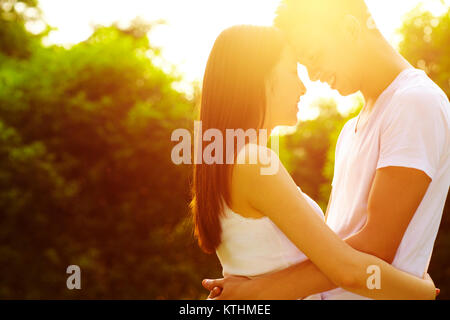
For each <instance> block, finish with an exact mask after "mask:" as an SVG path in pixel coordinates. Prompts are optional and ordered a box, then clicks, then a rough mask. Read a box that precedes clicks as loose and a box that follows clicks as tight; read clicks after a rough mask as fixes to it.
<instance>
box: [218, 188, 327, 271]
mask: <svg viewBox="0 0 450 320" xmlns="http://www.w3.org/2000/svg"><path fill="white" fill-rule="evenodd" d="M298 189H299V191H300V192H302V191H301V190H300V188H298ZM302 194H303V195H304V196H305V198H306V199H307V200H308V202H309V203H310V204H311V205H312V207H313V208H314V209H315V211H316V212H317V214H318V215H319V216H320V217H321V218H322V219H323V218H324V214H323V212H322V210H321V209H320V207H319V206H318V205H317V203H316V202H314V200H312V199H311V198H310V197H309V196H307V195H306V194H305V193H303V192H302ZM299 214H301V213H299ZM220 219H221V225H222V241H221V244H220V245H219V247H218V248H217V250H216V253H217V256H218V258H219V260H220V263H221V264H222V267H223V274H224V275H225V274H229V275H239V276H246V277H252V276H258V275H263V274H267V273H271V272H275V271H278V270H282V269H285V268H287V267H289V266H291V265H293V264H296V263H299V262H302V261H304V260H306V259H307V257H306V256H305V255H304V254H303V253H302V252H301V251H300V250H299V249H298V248H297V247H296V246H295V245H294V244H293V243H292V242H291V241H290V240H289V239H288V238H287V237H286V236H285V235H284V233H283V232H282V231H281V230H280V229H279V228H278V227H277V226H276V225H275V224H274V223H273V222H272V220H270V218H268V217H263V218H247V217H243V216H241V215H239V214H237V213H235V212H233V211H232V210H231V209H230V208H229V207H228V206H226V205H225V206H224V215H223V216H221V218H220ZM299 232H301V230H299Z"/></svg>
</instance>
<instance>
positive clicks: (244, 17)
mask: <svg viewBox="0 0 450 320" xmlns="http://www.w3.org/2000/svg"><path fill="white" fill-rule="evenodd" d="M366 2H367V4H368V5H369V7H370V9H371V10H372V13H373V16H374V18H375V22H376V23H377V25H378V27H379V28H380V29H381V31H382V32H383V34H384V35H385V36H386V37H387V38H388V39H389V41H391V43H392V44H393V45H394V46H395V47H396V48H398V50H399V51H400V52H401V53H402V54H403V55H404V56H405V57H406V58H407V59H408V60H409V61H410V62H411V63H412V64H413V65H414V66H416V67H418V68H421V69H423V70H425V71H426V72H427V73H428V75H429V76H430V77H431V78H432V79H433V80H434V81H435V82H436V83H437V84H438V85H439V86H440V87H441V88H442V89H443V90H444V91H445V92H446V94H447V96H449V94H450V1H443V0H428V1H418V0H397V1H390V0H367V1H366ZM277 5H278V1H276V0H245V1H241V0H228V1H219V0H192V1H182V0H151V1H144V0H127V1H123V0H117V1H111V0H89V1H87V0H78V1H75V0H64V1H62V0H40V1H38V0H0V299H10V298H18V299H50V298H53V299H68V298H73V299H80V298H81V299H94V298H98V299H106V298H109V299H203V298H205V297H206V292H205V291H204V290H203V289H202V287H201V284H200V281H201V279H202V278H204V277H216V276H221V269H220V265H219V263H218V260H217V258H216V257H215V256H213V255H206V254H204V253H202V252H201V251H200V250H199V249H198V247H197V245H196V242H195V241H194V239H193V237H192V225H191V223H190V215H189V210H188V206H187V205H188V203H189V200H190V190H189V185H190V181H191V169H192V168H191V167H190V166H183V165H182V166H176V165H174V164H173V163H172V161H171V158H170V154H171V149H172V147H173V146H174V143H172V142H171V141H170V136H171V133H172V131H173V130H174V129H176V128H190V129H192V127H193V120H194V119H195V117H196V108H197V107H198V104H199V94H200V88H201V77H202V74H203V71H204V67H205V65H206V60H207V57H208V54H209V50H210V49H211V47H212V45H213V42H214V40H215V38H216V36H217V35H218V34H219V33H220V31H221V30H223V29H224V28H226V27H228V26H231V25H234V24H240V23H250V24H261V25H270V24H271V22H272V19H273V17H274V11H275V9H276V7H277ZM299 74H300V77H301V78H302V80H303V81H304V82H305V84H306V86H307V88H308V94H307V96H305V97H304V98H302V101H301V102H300V104H299V119H300V120H301V121H300V122H299V124H298V126H297V127H296V128H278V130H277V134H279V135H280V156H281V158H282V161H283V162H284V163H285V165H286V167H287V168H288V170H289V171H290V173H291V174H292V175H293V177H294V180H295V181H296V182H297V183H298V184H299V185H300V186H301V187H302V189H303V190H304V191H305V192H306V193H308V194H309V195H310V196H311V197H312V198H314V199H315V200H316V201H317V202H318V203H319V204H320V205H321V206H322V208H323V209H324V210H325V208H326V205H327V202H328V197H329V194H330V184H331V179H332V175H333V161H334V148H335V144H336V140H337V137H338V134H339V132H340V130H341V128H342V126H343V125H344V123H345V122H346V121H347V120H349V119H350V118H352V117H354V116H356V115H357V114H358V112H359V110H360V109H361V107H362V105H363V103H364V101H363V98H362V96H361V95H360V94H355V95H352V96H349V97H342V96H340V95H339V94H338V93H337V92H336V91H333V90H331V89H330V88H329V87H328V85H326V84H323V83H320V82H310V81H309V80H308V78H307V72H306V70H305V68H304V67H302V66H300V65H299ZM449 221H450V217H449V201H448V200H447V204H446V209H445V211H444V216H443V220H442V223H441V227H440V231H439V234H438V238H437V240H436V244H435V249H434V254H433V257H432V260H431V264H430V268H429V273H430V275H431V276H432V278H433V280H434V281H435V283H436V286H438V287H440V288H441V295H440V298H441V299H450V224H449ZM72 264H75V265H79V266H80V268H81V270H82V272H81V286H82V289H81V290H68V289H67V287H66V279H67V277H68V275H67V274H66V268H67V266H69V265H72Z"/></svg>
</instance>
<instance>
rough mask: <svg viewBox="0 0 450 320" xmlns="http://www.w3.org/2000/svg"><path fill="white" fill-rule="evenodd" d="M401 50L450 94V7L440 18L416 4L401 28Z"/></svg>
mask: <svg viewBox="0 0 450 320" xmlns="http://www.w3.org/2000/svg"><path fill="white" fill-rule="evenodd" d="M400 31H401V34H402V36H403V41H402V42H401V43H400V52H401V53H402V54H403V55H404V56H405V57H406V58H407V59H408V60H409V61H410V62H411V63H412V64H413V65H414V66H416V67H418V68H421V69H423V70H425V71H426V72H427V74H428V75H429V76H430V77H431V78H432V79H433V80H434V81H435V82H436V83H437V84H438V85H439V86H440V87H441V88H442V90H444V92H445V93H446V94H447V96H450V8H449V9H448V11H447V12H446V13H444V14H443V15H442V16H440V17H435V16H433V15H432V14H431V13H430V12H427V11H423V10H422V9H421V7H417V8H416V9H414V10H413V11H411V12H410V13H409V14H408V16H407V18H406V20H405V22H404V24H403V26H402V28H401V29H400Z"/></svg>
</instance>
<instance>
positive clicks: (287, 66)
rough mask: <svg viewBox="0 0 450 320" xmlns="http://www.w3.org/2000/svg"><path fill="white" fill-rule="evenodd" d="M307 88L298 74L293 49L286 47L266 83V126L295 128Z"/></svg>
mask: <svg viewBox="0 0 450 320" xmlns="http://www.w3.org/2000/svg"><path fill="white" fill-rule="evenodd" d="M305 92H306V88H305V86H304V85H303V83H302V81H301V80H300V78H299V77H298V74H297V60H296V58H295V55H294V53H293V51H292V49H291V48H290V47H288V46H286V47H285V49H284V50H283V52H282V53H281V57H280V60H279V61H278V63H277V65H276V66H275V67H274V69H273V70H272V72H271V74H270V76H269V77H268V79H267V81H266V102H267V112H266V124H265V126H266V127H268V128H273V127H275V126H294V125H296V124H297V113H298V102H299V100H300V97H301V96H302V95H304V94H305Z"/></svg>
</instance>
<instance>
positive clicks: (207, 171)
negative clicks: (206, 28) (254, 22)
mask: <svg viewBox="0 0 450 320" xmlns="http://www.w3.org/2000/svg"><path fill="white" fill-rule="evenodd" d="M285 45H286V41H285V39H284V37H283V36H282V34H281V32H280V31H278V30H277V29H275V28H273V27H260V26H246V25H242V26H234V27H231V28H229V29H226V30H225V31H223V32H222V33H221V34H220V35H219V37H218V38H217V39H216V41H215V43H214V46H213V48H212V51H211V53H210V55H209V59H208V63H207V66H206V70H205V75H204V78H203V89H202V100H201V109H200V121H201V123H202V131H203V132H205V131H206V130H208V129H212V128H214V129H218V130H220V132H221V133H222V137H224V139H223V145H222V150H223V152H222V154H223V164H205V163H203V162H204V161H202V164H195V165H194V180H193V187H192V193H193V199H192V202H191V209H192V213H193V220H194V228H195V229H194V234H195V236H196V237H197V239H198V243H199V246H200V247H201V248H202V250H203V251H205V252H207V253H213V252H214V251H215V250H216V249H217V247H218V246H219V245H220V241H221V233H222V228H221V225H220V220H219V215H220V214H222V211H223V202H222V201H225V203H226V204H227V205H228V206H230V205H231V203H230V202H231V197H230V186H231V168H232V164H226V163H227V162H226V157H227V152H226V151H228V150H226V141H225V137H226V130H227V129H234V130H237V129H243V130H244V131H246V130H247V129H255V130H258V129H259V128H261V127H262V126H263V124H264V120H265V112H266V85H265V80H266V78H267V76H268V75H269V74H270V72H271V71H272V69H273V68H274V67H275V65H276V64H277V62H278V61H279V59H280V57H281V52H282V51H283V49H284V47H285ZM200 140H201V143H200V145H198V147H201V150H203V149H204V146H205V143H204V142H203V139H201V137H200V139H199V141H197V142H200ZM209 143H210V142H208V144H209ZM234 145H235V147H234V152H235V153H237V150H236V141H234ZM234 157H236V155H234Z"/></svg>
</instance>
